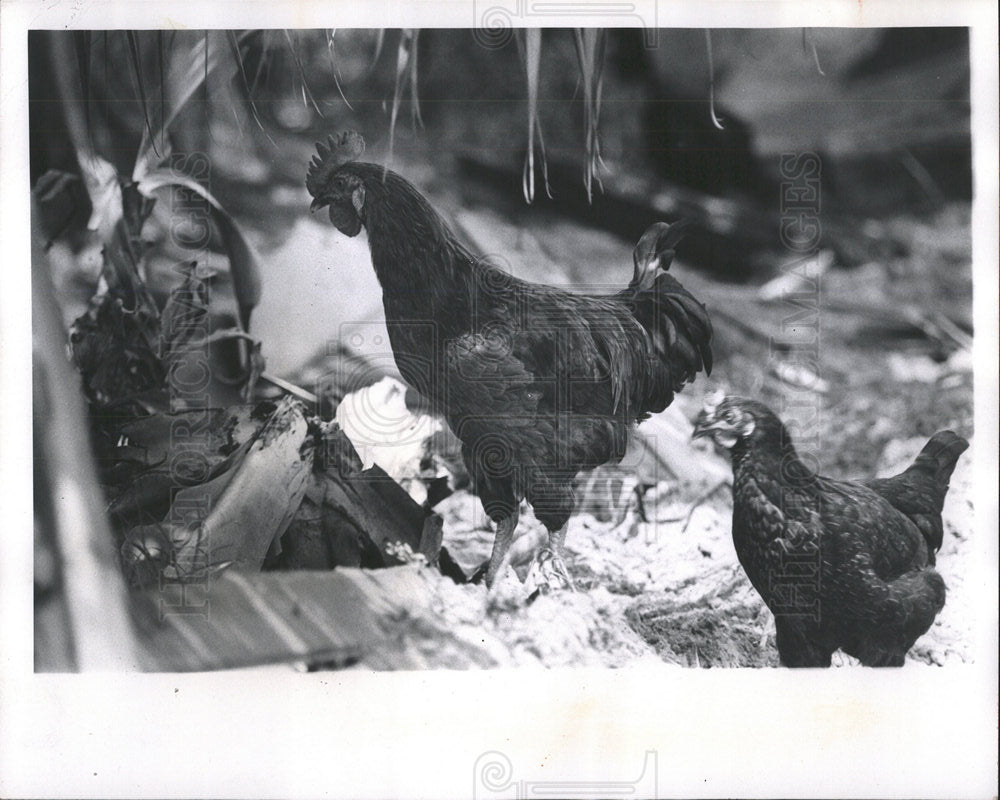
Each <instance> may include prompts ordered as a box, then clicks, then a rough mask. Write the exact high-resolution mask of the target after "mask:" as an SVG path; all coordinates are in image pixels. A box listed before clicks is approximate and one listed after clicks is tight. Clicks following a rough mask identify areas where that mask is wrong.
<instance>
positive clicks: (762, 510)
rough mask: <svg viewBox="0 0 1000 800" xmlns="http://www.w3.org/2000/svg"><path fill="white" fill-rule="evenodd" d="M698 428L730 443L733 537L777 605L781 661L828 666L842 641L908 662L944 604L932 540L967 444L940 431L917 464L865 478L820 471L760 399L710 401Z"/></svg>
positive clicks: (873, 661)
mask: <svg viewBox="0 0 1000 800" xmlns="http://www.w3.org/2000/svg"><path fill="white" fill-rule="evenodd" d="M694 436H696V437H698V436H711V437H712V438H713V439H714V440H715V441H716V443H717V444H718V445H720V446H721V447H724V448H726V449H728V450H729V451H730V452H731V455H732V460H733V542H734V543H735V545H736V554H737V556H738V557H739V560H740V564H742V565H743V568H744V570H746V573H747V576H748V577H749V578H750V582H751V583H752V584H753V586H754V588H755V589H756V590H757V592H758V593H759V594H760V596H761V597H762V598H763V599H764V602H765V603H766V604H767V606H768V608H770V609H771V611H772V612H773V613H774V621H775V627H776V630H777V645H778V655H779V657H780V660H781V663H782V664H783V665H785V666H789V667H828V666H830V663H831V657H832V655H833V653H834V651H836V650H838V649H840V650H843V651H844V652H845V653H847V654H849V655H852V656H854V657H855V658H857V659H859V660H860V661H861V663H862V664H864V665H866V666H902V664H903V661H904V659H905V657H906V653H907V651H908V650H909V649H910V648H911V647H912V646H913V643H914V642H915V641H916V640H917V639H918V638H919V637H920V636H922V635H923V634H924V633H925V632H926V631H927V629H928V628H930V626H931V624H932V623H933V622H934V618H935V617H936V616H937V614H938V612H939V611H941V609H942V608H943V607H944V600H945V585H944V580H943V579H942V578H941V575H940V574H938V572H937V571H936V570H934V569H933V568H932V565H933V564H934V550H935V549H937V548H939V547H940V546H941V536H942V530H943V529H942V523H941V509H942V507H943V505H944V498H945V494H946V493H947V491H948V481H949V480H950V479H951V474H952V471H953V470H954V469H955V463H956V462H957V460H958V457H959V456H960V455H961V454H962V453H963V452H964V451H965V449H966V448H967V447H968V446H969V443H968V442H967V441H966V440H965V439H963V438H962V437H960V436H957V435H956V434H954V433H952V432H951V431H940V432H939V433H936V434H935V435H934V436H933V437H932V438H931V439H930V441H929V442H928V443H927V444H926V446H925V447H924V449H923V451H922V452H921V453H920V455H919V456H917V459H916V461H915V462H914V463H913V465H912V466H910V467H909V468H908V469H907V470H905V471H904V472H902V473H900V474H899V475H896V476H894V477H892V478H883V479H879V480H875V481H871V482H869V483H867V484H862V483H855V482H853V481H839V480H834V479H832V478H825V477H822V476H820V475H817V474H816V473H815V472H813V471H812V470H810V469H809V468H808V467H807V466H806V465H805V464H803V462H802V461H801V460H800V459H799V457H798V454H797V453H796V451H795V448H794V447H793V446H792V442H791V439H790V437H789V435H788V431H787V430H786V428H785V426H784V425H782V423H781V421H780V420H779V419H778V418H777V416H775V415H774V413H772V412H771V411H770V409H768V408H767V407H766V406H764V405H762V404H760V403H757V402H754V401H752V400H745V399H743V398H739V397H726V398H724V399H721V400H719V401H715V400H710V401H709V403H708V404H706V408H705V410H703V411H702V412H701V414H700V415H699V417H698V419H697V421H696V425H695V430H694Z"/></svg>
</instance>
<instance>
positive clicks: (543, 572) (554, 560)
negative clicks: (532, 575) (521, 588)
mask: <svg viewBox="0 0 1000 800" xmlns="http://www.w3.org/2000/svg"><path fill="white" fill-rule="evenodd" d="M568 524H569V523H563V526H562V527H561V528H560V529H559V530H557V531H551V532H550V533H549V543H548V546H547V547H543V548H542V549H541V550H539V551H538V555H537V556H535V563H536V565H537V567H538V572H539V575H540V576H541V578H542V580H541V583H540V584H539V587H538V588H539V589H541V590H542V591H543V592H547V591H553V590H558V589H572V590H573V591H576V586H574V584H573V579H572V578H571V577H570V575H569V570H567V569H566V562H565V561H564V560H563V552H564V551H563V542H565V541H566V527H567V525H568Z"/></svg>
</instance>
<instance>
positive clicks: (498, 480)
mask: <svg viewBox="0 0 1000 800" xmlns="http://www.w3.org/2000/svg"><path fill="white" fill-rule="evenodd" d="M317 150H318V155H317V156H316V158H314V159H313V162H312V164H311V165H310V168H309V172H308V175H307V177H306V187H307V189H308V190H309V193H310V194H311V195H312V196H313V198H314V200H313V203H312V210H314V211H315V210H316V209H319V208H323V207H328V208H329V215H330V221H331V222H332V223H333V224H334V225H335V226H336V227H337V228H338V229H339V230H340V231H341V232H342V233H344V234H346V235H347V236H355V235H357V234H358V233H359V232H360V231H361V228H362V226H363V227H364V228H365V229H366V231H367V234H368V245H369V248H370V250H371V257H372V264H373V266H374V268H375V273H376V276H377V277H378V280H379V283H380V284H381V286H382V294H383V305H384V307H385V316H386V323H387V327H388V331H389V342H390V345H391V346H392V351H393V355H394V357H395V361H396V366H397V367H398V369H399V372H400V374H401V375H402V376H403V378H404V379H405V380H406V381H407V382H408V383H409V384H410V385H411V386H413V388H415V389H416V390H417V391H419V392H420V393H422V394H423V395H424V396H425V397H426V398H428V400H429V401H430V402H431V404H432V406H433V407H434V408H433V410H434V411H435V412H436V413H439V414H441V415H442V416H443V417H444V418H445V419H446V421H447V422H448V425H449V426H450V427H451V429H452V431H453V432H454V433H455V435H456V436H457V437H458V438H459V439H460V440H461V442H462V457H463V459H464V461H465V464H466V466H467V467H468V469H469V473H470V475H471V476H472V478H473V480H474V481H475V486H476V490H477V492H478V494H479V497H480V500H481V502H482V504H483V508H484V509H485V511H486V513H487V514H488V516H489V517H490V518H491V519H492V520H493V521H495V522H496V523H497V532H496V537H495V539H494V544H493V551H492V554H491V556H490V559H489V564H488V568H487V570H486V579H487V583H489V584H492V583H493V581H494V579H495V578H496V576H497V574H498V572H499V571H500V570H501V568H502V567H503V566H504V563H505V555H506V553H507V551H508V549H509V547H510V544H511V542H512V540H513V535H514V531H515V528H516V526H517V522H518V510H519V506H520V502H521V500H522V499H527V501H528V502H529V503H530V504H531V505H532V508H533V509H534V512H535V516H536V517H537V518H538V519H539V521H541V522H542V523H543V524H544V525H545V527H546V528H547V529H548V531H549V533H550V537H549V547H548V549H546V550H543V551H542V552H541V553H540V554H539V559H538V560H539V564H540V566H543V567H545V566H546V565H548V568H549V569H548V572H547V573H546V580H547V582H549V583H550V584H551V583H559V584H571V583H572V582H571V581H570V580H569V576H568V574H567V573H566V571H565V566H564V565H563V563H562V560H561V557H560V550H561V547H562V542H563V538H564V536H565V526H566V522H567V520H568V519H569V517H570V515H571V514H572V511H573V507H574V496H573V479H574V477H575V476H576V475H577V473H578V472H580V471H581V470H585V469H591V468H593V467H596V466H598V465H600V464H603V463H605V462H607V461H618V460H620V459H621V458H622V456H623V455H624V452H625V447H626V442H627V437H628V432H629V429H630V428H631V426H633V425H634V424H635V422H636V421H637V420H641V419H643V418H645V417H646V416H648V415H649V414H650V413H654V412H658V411H662V410H663V409H664V408H666V407H667V406H668V405H669V404H670V402H671V401H672V400H673V397H674V393H675V392H677V391H678V390H680V389H681V387H682V386H684V385H685V383H687V382H689V381H691V380H693V379H694V378H695V376H696V374H697V373H698V372H699V371H701V370H704V371H705V372H706V373H707V372H709V371H710V370H711V367H712V352H711V347H710V345H711V339H712V325H711V322H710V321H709V318H708V314H707V312H706V310H705V307H704V306H703V305H702V304H701V303H700V302H698V301H697V300H696V299H695V298H694V297H692V296H691V294H689V293H688V292H687V291H686V290H685V289H684V288H683V287H682V286H681V285H680V284H679V283H678V282H677V281H676V280H675V279H674V278H673V277H672V276H670V275H668V274H667V273H666V269H667V268H668V267H669V266H670V261H671V259H672V257H673V255H674V253H673V249H672V248H673V247H674V246H675V244H676V243H677V241H678V239H679V238H680V234H681V226H679V225H666V224H665V223H658V224H657V225H654V226H652V227H651V228H650V229H649V230H647V231H646V233H645V234H644V235H643V237H642V238H641V239H640V241H639V243H638V244H637V245H636V248H635V252H634V253H633V261H634V275H633V278H632V281H631V282H630V283H629V285H628V286H627V287H626V288H624V289H622V290H621V291H619V292H618V293H616V294H611V295H587V294H572V293H569V292H566V291H562V290H560V289H556V288H553V287H550V286H545V285H542V284H536V283H528V282H526V281H522V280H518V279H516V278H514V277H513V276H511V275H510V274H508V273H506V272H504V271H503V270H501V269H499V268H497V267H496V266H494V265H493V264H491V263H490V261H489V259H488V258H486V257H483V256H477V255H475V254H473V253H472V252H470V251H469V249H467V248H466V247H465V246H464V245H463V244H462V243H460V242H459V240H458V239H457V238H456V237H455V235H454V234H453V233H452V231H451V230H450V229H449V227H448V225H447V224H446V223H445V221H444V220H443V219H442V218H441V217H440V216H439V215H438V214H437V212H435V211H434V209H433V208H432V207H431V206H430V204H429V203H428V202H427V200H426V199H424V197H422V196H421V194H420V193H419V192H418V191H417V190H416V188H414V186H413V185H412V184H410V183H409V182H408V181H406V180H405V179H404V178H402V177H401V176H399V175H397V174H396V173H395V172H393V171H391V170H389V169H386V168H384V167H382V166H379V165H376V164H370V163H362V162H359V161H358V160H357V159H358V158H359V157H360V156H361V154H362V153H363V151H364V142H363V140H362V139H361V137H360V136H359V135H358V134H356V133H353V132H348V133H344V134H342V135H340V136H331V137H330V138H329V139H328V141H327V143H326V144H318V145H317Z"/></svg>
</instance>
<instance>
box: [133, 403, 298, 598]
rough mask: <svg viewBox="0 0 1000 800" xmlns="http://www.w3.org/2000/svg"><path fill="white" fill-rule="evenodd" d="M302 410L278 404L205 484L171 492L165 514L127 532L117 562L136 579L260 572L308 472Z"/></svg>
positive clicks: (288, 519) (293, 509) (294, 405)
mask: <svg viewBox="0 0 1000 800" xmlns="http://www.w3.org/2000/svg"><path fill="white" fill-rule="evenodd" d="M307 443H308V426H307V423H306V419H305V416H304V414H303V412H302V408H301V406H299V405H298V403H295V402H294V401H290V400H283V401H281V402H280V403H279V404H278V405H277V407H276V408H275V409H274V411H273V412H272V413H271V415H270V417H269V418H268V420H267V423H266V424H265V425H264V426H263V428H262V429H261V430H260V432H259V433H258V434H257V436H256V437H254V438H253V439H252V440H250V441H248V442H246V443H245V444H244V445H242V446H241V447H240V448H239V450H238V451H237V452H236V453H235V454H234V455H233V457H232V461H231V463H230V466H229V468H228V469H226V470H225V471H224V472H222V473H220V474H218V475H216V476H215V477H213V478H212V479H211V480H208V481H206V482H204V483H201V484H197V485H194V486H188V487H185V488H182V489H180V490H179V491H176V492H175V493H174V495H173V500H172V502H171V505H170V510H169V512H168V513H167V515H166V517H165V518H164V519H163V520H162V521H161V522H160V523H157V524H153V525H141V526H138V527H136V528H133V529H132V530H131V531H130V532H129V533H128V535H127V536H126V537H125V543H124V544H123V545H122V557H123V559H124V561H125V564H126V567H127V568H130V569H131V570H132V572H133V577H134V579H135V581H136V582H138V583H144V582H146V581H147V580H148V579H150V578H153V577H162V578H164V579H167V580H173V581H185V580H198V579H201V580H204V579H205V577H206V576H207V575H208V574H210V573H212V572H214V571H217V570H218V569H221V568H224V567H226V566H232V567H234V568H236V569H240V570H244V571H256V570H259V569H260V567H261V564H263V562H264V557H265V556H266V555H267V552H268V550H269V549H270V548H271V547H272V544H273V543H275V542H277V540H278V539H280V538H281V536H282V534H283V533H284V532H285V529H286V528H287V527H288V525H289V523H290V522H291V520H292V517H293V516H294V515H295V512H296V511H297V510H298V508H299V505H300V504H301V502H302V498H303V495H304V494H305V491H306V486H307V482H308V478H309V476H310V474H311V470H312V451H311V449H310V448H309V447H307V446H306V445H307Z"/></svg>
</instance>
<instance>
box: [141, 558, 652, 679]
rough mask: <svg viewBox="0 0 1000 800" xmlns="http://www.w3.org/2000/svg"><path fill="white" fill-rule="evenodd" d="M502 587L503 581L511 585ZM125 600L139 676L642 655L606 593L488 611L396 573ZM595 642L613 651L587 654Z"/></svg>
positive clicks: (468, 590) (647, 653) (477, 597)
mask: <svg viewBox="0 0 1000 800" xmlns="http://www.w3.org/2000/svg"><path fill="white" fill-rule="evenodd" d="M511 580H515V579H514V578H513V577H512V576H511ZM183 588H184V593H182V592H181V586H180V585H179V584H178V585H175V586H169V585H167V586H164V587H163V588H161V590H160V591H150V592H146V593H144V594H142V595H140V596H137V597H136V598H135V600H136V602H135V603H134V609H135V613H134V618H135V624H136V628H137V632H138V638H139V640H140V644H141V647H142V662H141V665H140V666H141V668H142V669H144V670H146V671H180V672H186V671H204V670H217V669H237V668H245V667H253V666H263V665H268V664H282V663H285V664H290V665H292V664H296V665H313V666H322V667H329V668H336V667H346V666H357V667H361V668H367V669H373V670H396V669H411V670H412V669H484V668H491V667H505V666H507V667H509V666H519V665H534V666H571V665H578V666H587V665H589V666H620V665H621V664H623V663H626V662H627V661H632V660H634V659H636V658H642V657H651V656H652V648H650V647H649V646H648V645H646V644H645V643H644V642H643V641H642V640H641V639H640V638H639V637H638V635H637V634H635V633H634V632H633V631H632V630H631V629H630V628H629V627H628V625H627V623H626V622H625V619H624V616H623V612H622V611H621V609H620V607H619V603H618V602H617V601H616V599H615V598H614V597H613V596H611V595H609V594H608V593H607V592H606V591H598V592H591V593H588V594H583V593H574V592H568V593H559V594H557V595H555V596H550V597H540V598H538V600H537V601H536V602H535V603H533V604H531V605H528V606H523V605H522V606H520V607H518V608H510V609H505V610H504V612H503V613H495V612H489V611H488V610H487V603H486V589H485V587H483V586H474V585H464V586H459V585H458V584H456V583H453V582H452V581H451V580H449V579H448V578H445V577H443V576H441V575H440V574H439V573H438V572H437V571H436V570H433V569H429V568H427V567H419V566H414V565H408V566H403V567H392V568H388V569H380V570H371V571H369V570H362V569H336V570H334V571H332V572H287V573H269V574H268V573H264V574H259V575H241V574H238V573H235V572H232V571H228V572H226V573H223V574H222V575H220V576H218V577H217V578H215V579H213V580H212V581H211V582H210V583H209V584H208V585H207V586H202V587H198V586H192V585H191V584H188V585H186V586H185V587H183ZM594 637H599V638H600V640H602V641H605V642H612V641H613V642H615V643H616V646H615V647H608V648H606V650H605V651H599V650H596V649H595V648H593V646H592V644H591V642H592V641H593V640H594Z"/></svg>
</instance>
